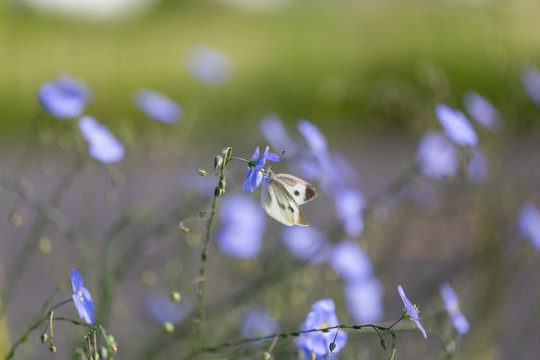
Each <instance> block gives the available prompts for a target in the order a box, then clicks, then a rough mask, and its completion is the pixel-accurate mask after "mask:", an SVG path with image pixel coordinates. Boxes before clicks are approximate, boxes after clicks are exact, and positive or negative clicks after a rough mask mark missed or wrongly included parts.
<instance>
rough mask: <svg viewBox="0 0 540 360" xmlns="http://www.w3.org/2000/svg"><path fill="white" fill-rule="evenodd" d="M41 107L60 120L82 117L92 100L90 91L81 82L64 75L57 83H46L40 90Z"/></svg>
mask: <svg viewBox="0 0 540 360" xmlns="http://www.w3.org/2000/svg"><path fill="white" fill-rule="evenodd" d="M38 99H39V102H40V103H41V105H42V106H43V107H44V108H45V110H47V111H48V112H49V114H51V115H52V116H54V117H56V118H58V119H69V118H74V117H77V116H79V115H81V114H82V113H83V111H84V108H85V107H86V103H87V102H88V100H89V99H90V89H88V87H87V86H86V85H85V84H83V83H82V82H80V81H79V80H77V79H75V78H73V77H71V76H69V75H62V76H60V77H58V78H57V79H56V81H55V82H46V83H44V84H43V85H41V87H40V88H39V90H38Z"/></svg>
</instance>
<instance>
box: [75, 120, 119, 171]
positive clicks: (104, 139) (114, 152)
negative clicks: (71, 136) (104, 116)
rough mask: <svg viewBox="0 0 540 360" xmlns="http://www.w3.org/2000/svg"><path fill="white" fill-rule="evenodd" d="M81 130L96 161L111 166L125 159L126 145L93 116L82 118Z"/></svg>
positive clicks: (80, 121) (80, 122)
mask: <svg viewBox="0 0 540 360" xmlns="http://www.w3.org/2000/svg"><path fill="white" fill-rule="evenodd" d="M79 129H80V130H81V134H82V136H83V138H84V139H85V140H86V141H87V142H88V152H89V153H90V156H92V157H93V158H94V159H96V160H98V161H101V162H102V163H105V164H109V163H114V162H118V161H120V160H122V159H123V158H124V145H122V143H121V142H119V141H118V140H117V139H116V138H115V137H114V135H113V134H111V133H110V131H109V130H108V129H107V128H106V127H105V126H104V125H101V124H100V123H98V122H97V121H96V119H94V118H93V117H92V116H83V117H81V118H80V120H79Z"/></svg>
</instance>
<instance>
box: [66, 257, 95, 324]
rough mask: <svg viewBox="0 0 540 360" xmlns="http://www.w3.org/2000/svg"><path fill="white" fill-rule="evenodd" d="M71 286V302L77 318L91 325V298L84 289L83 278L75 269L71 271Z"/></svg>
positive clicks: (88, 292)
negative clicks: (73, 304) (75, 309)
mask: <svg viewBox="0 0 540 360" xmlns="http://www.w3.org/2000/svg"><path fill="white" fill-rule="evenodd" d="M71 285H72V286H73V296H72V298H73V302H74V303H75V307H76V308H77V312H78V313H79V316H80V317H81V319H84V321H86V322H87V323H88V324H91V323H93V322H94V315H93V314H92V312H93V311H94V303H93V302H92V296H91V295H90V291H88V289H87V288H85V287H84V285H83V278H82V276H81V274H79V272H78V271H77V270H76V269H75V268H73V269H71Z"/></svg>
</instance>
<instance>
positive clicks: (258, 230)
mask: <svg viewBox="0 0 540 360" xmlns="http://www.w3.org/2000/svg"><path fill="white" fill-rule="evenodd" d="M219 214H220V216H221V220H222V224H223V225H222V227H221V228H220V229H219V231H218V233H217V244H218V247H219V249H220V250H221V252H223V253H224V254H225V255H227V256H230V257H235V258H242V259H250V258H253V257H255V256H257V255H258V254H259V251H260V250H261V247H262V236H263V233H264V229H265V226H266V223H265V217H264V214H263V212H262V209H261V207H260V206H259V204H257V203H256V202H255V201H254V200H252V199H250V198H249V197H245V196H239V195H234V196H229V197H227V198H226V199H225V200H224V201H223V205H222V208H221V211H220V213H219Z"/></svg>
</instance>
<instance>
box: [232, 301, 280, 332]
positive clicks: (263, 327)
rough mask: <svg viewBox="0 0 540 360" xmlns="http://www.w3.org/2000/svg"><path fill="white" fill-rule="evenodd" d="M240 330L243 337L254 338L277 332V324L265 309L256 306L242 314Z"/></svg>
mask: <svg viewBox="0 0 540 360" xmlns="http://www.w3.org/2000/svg"><path fill="white" fill-rule="evenodd" d="M240 330H241V331H242V336H243V337H244V338H254V337H261V336H268V335H272V334H275V333H277V332H279V325H278V323H277V321H276V319H274V317H273V316H272V315H271V314H270V313H269V312H268V311H267V310H266V309H263V308H260V307H257V308H253V309H250V310H248V311H246V312H244V313H243V314H242V319H241V322H240Z"/></svg>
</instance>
